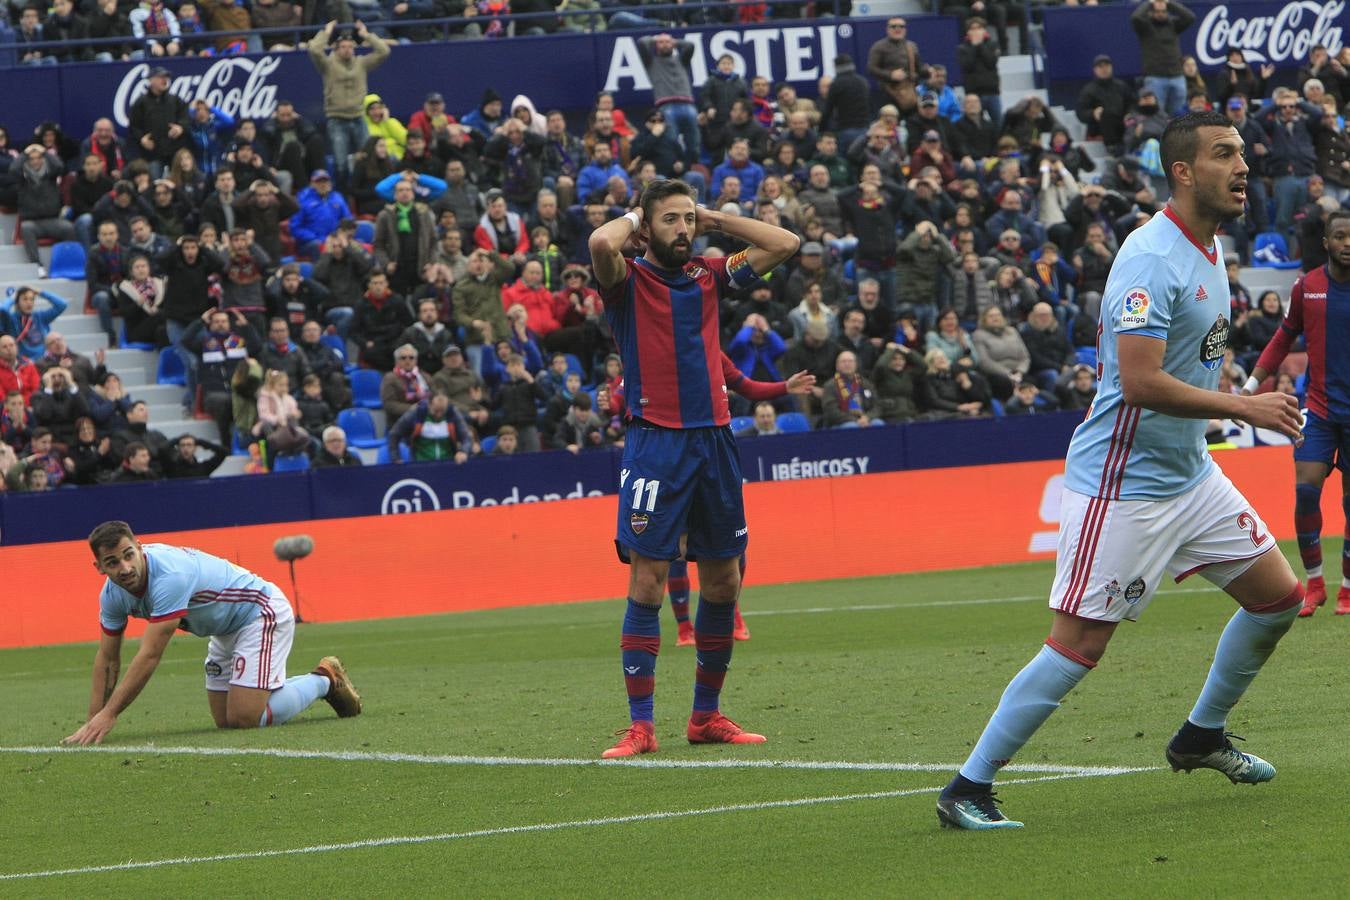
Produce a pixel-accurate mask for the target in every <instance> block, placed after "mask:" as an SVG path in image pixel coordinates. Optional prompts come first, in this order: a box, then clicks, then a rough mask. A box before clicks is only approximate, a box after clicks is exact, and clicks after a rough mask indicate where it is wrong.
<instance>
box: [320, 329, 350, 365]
mask: <svg viewBox="0 0 1350 900" xmlns="http://www.w3.org/2000/svg"><path fill="white" fill-rule="evenodd" d="M319 343H320V344H323V345H324V346H325V347H332V348H333V349H334V350H336V351H337V352H338V356H340V357H342V360H343V362H346V361H347V342H346V341H344V340H343V339H342V336H341V335H338V334H323V335H320V336H319Z"/></svg>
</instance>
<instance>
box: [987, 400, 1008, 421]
mask: <svg viewBox="0 0 1350 900" xmlns="http://www.w3.org/2000/svg"><path fill="white" fill-rule="evenodd" d="M989 406H990V407H991V408H992V409H993V410H994V416H995V417H998V416H1006V415H1007V414H1008V411H1007V410H1005V409H1004V408H1003V404H1002V403H1000V402H999V401H998V400H997V399H994V398H990V400H989Z"/></svg>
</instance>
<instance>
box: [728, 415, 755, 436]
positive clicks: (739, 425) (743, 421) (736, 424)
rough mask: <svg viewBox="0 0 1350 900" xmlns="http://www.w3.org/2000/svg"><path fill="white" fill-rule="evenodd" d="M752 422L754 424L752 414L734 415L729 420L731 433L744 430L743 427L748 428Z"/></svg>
mask: <svg viewBox="0 0 1350 900" xmlns="http://www.w3.org/2000/svg"><path fill="white" fill-rule="evenodd" d="M754 424H755V417H754V416H736V417H734V418H733V419H732V420H731V430H732V432H733V433H734V432H737V431H744V430H745V429H747V428H749V427H750V426H751V425H754Z"/></svg>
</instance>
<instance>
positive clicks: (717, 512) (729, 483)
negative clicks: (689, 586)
mask: <svg viewBox="0 0 1350 900" xmlns="http://www.w3.org/2000/svg"><path fill="white" fill-rule="evenodd" d="M746 533H747V532H746V527H745V503H744V501H743V500H742V498H741V457H740V454H739V452H738V451H737V450H736V439H735V438H734V437H732V434H731V429H730V428H728V427H726V426H720V427H719V426H714V427H708V428H683V429H681V428H662V427H660V426H657V425H652V424H650V423H648V422H644V421H642V420H641V419H633V421H632V423H631V424H630V426H629V428H628V434H627V436H626V438H625V441H624V448H623V463H622V466H621V468H620V471H619V522H618V529H617V532H616V533H615V536H614V546H615V548H616V549H617V550H618V552H619V558H620V559H621V560H623V561H624V562H628V558H629V557H628V551H630V550H631V551H633V552H634V553H640V554H641V555H643V556H646V557H649V558H651V559H665V560H671V559H678V558H679V556H680V536H681V535H683V534H688V535H689V539H688V543H687V544H686V550H685V556H686V558H688V559H691V560H696V559H731V558H734V557H737V556H740V555H741V554H742V553H744V552H745V545H746V543H747V538H746Z"/></svg>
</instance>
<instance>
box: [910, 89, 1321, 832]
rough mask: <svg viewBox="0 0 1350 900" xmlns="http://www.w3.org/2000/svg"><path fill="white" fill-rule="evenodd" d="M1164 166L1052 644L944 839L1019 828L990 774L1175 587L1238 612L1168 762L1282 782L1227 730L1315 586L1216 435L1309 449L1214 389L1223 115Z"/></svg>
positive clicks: (1053, 598)
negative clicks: (1189, 583) (1222, 426)
mask: <svg viewBox="0 0 1350 900" xmlns="http://www.w3.org/2000/svg"><path fill="white" fill-rule="evenodd" d="M1162 161H1163V169H1164V171H1166V173H1167V184H1168V187H1170V188H1171V189H1172V199H1171V201H1170V202H1169V204H1168V205H1167V207H1166V208H1165V209H1163V210H1162V211H1161V212H1160V213H1159V214H1157V215H1155V216H1154V217H1153V218H1152V219H1151V220H1149V222H1148V223H1147V224H1145V225H1142V226H1140V227H1139V228H1138V229H1136V230H1135V231H1134V232H1133V233H1132V234H1130V236H1129V237H1128V238H1127V239H1126V241H1125V243H1124V244H1123V245H1122V246H1121V249H1120V255H1119V256H1117V257H1116V261H1115V263H1114V265H1113V266H1112V267H1111V273H1110V275H1109V276H1108V278H1107V282H1106V293H1105V295H1104V296H1103V298H1102V309H1101V325H1100V326H1099V327H1098V329H1097V336H1098V337H1097V344H1098V351H1097V359H1098V374H1099V376H1100V377H1099V381H1100V384H1101V388H1100V390H1099V391H1098V393H1097V398H1096V400H1094V401H1093V403H1092V407H1091V409H1090V410H1089V411H1088V415H1087V418H1086V419H1085V420H1084V421H1083V423H1082V424H1081V425H1079V426H1078V429H1077V430H1076V431H1075V432H1074V435H1073V440H1072V441H1071V442H1070V444H1069V454H1068V458H1067V459H1066V461H1065V466H1064V487H1065V489H1064V496H1063V500H1062V509H1061V512H1060V525H1059V548H1058V556H1057V558H1056V570H1055V583H1054V587H1053V588H1052V589H1051V595H1050V606H1051V608H1052V609H1053V610H1054V613H1055V616H1054V623H1053V624H1052V625H1051V627H1050V636H1049V637H1048V638H1047V639H1046V641H1045V646H1044V647H1042V648H1041V651H1040V653H1039V654H1038V655H1037V656H1036V657H1035V658H1033V659H1032V660H1031V662H1030V663H1028V664H1027V666H1026V668H1024V669H1022V671H1021V672H1019V673H1018V674H1017V676H1016V677H1015V678H1013V680H1012V681H1011V682H1010V683H1009V684H1008V687H1007V689H1006V690H1005V691H1004V692H1003V697H1002V699H1001V700H1000V701H999V704H998V709H996V710H995V711H994V715H993V717H992V718H991V719H990V720H989V724H988V725H986V726H985V729H984V734H982V735H981V736H980V740H979V742H978V743H977V744H976V745H975V749H974V751H973V752H972V753H971V754H970V758H969V759H967V760H966V763H965V765H963V766H962V767H961V771H960V772H959V773H958V774H957V776H956V777H955V778H954V779H952V782H951V784H949V785H948V786H947V788H946V789H945V790H944V791H943V792H942V795H941V796H940V797H939V798H938V803H937V814H938V819H939V821H940V822H941V823H942V825H943V826H944V827H954V828H967V829H972V830H981V829H987V828H1016V827H1020V826H1021V823H1020V822H1014V821H1012V820H1010V819H1008V818H1007V817H1006V816H1004V815H1003V813H1002V812H1000V811H999V809H998V807H997V806H996V805H995V800H994V794H993V782H994V773H995V772H996V771H998V769H999V768H1000V767H1002V766H1003V765H1005V764H1007V762H1008V761H1009V759H1011V758H1012V756H1013V755H1014V754H1015V753H1016V752H1017V751H1018V750H1020V749H1021V748H1022V745H1023V744H1025V743H1026V742H1027V741H1028V740H1030V739H1031V736H1032V735H1033V734H1034V733H1035V732H1036V729H1037V728H1039V727H1040V726H1041V724H1042V723H1043V722H1045V720H1046V719H1048V718H1049V717H1050V714H1051V713H1052V712H1054V711H1055V709H1056V708H1058V707H1059V703H1060V700H1062V699H1063V698H1064V696H1065V695H1066V694H1068V693H1069V691H1070V690H1072V689H1073V687H1074V685H1076V684H1077V683H1078V682H1079V681H1080V680H1081V679H1082V678H1083V676H1084V675H1086V674H1087V673H1088V671H1089V670H1090V669H1092V668H1093V667H1094V666H1095V665H1096V664H1097V661H1098V660H1099V659H1101V657H1102V654H1103V653H1105V652H1106V644H1107V642H1108V641H1109V640H1110V639H1111V635H1112V633H1113V632H1114V631H1115V629H1116V626H1117V625H1118V624H1119V623H1120V621H1121V620H1122V619H1130V620H1131V621H1133V620H1134V619H1137V618H1138V617H1139V614H1140V612H1141V611H1142V610H1143V608H1144V607H1145V606H1147V605H1148V602H1149V601H1150V600H1151V599H1152V597H1153V593H1154V591H1156V590H1157V589H1158V581H1159V580H1160V579H1161V578H1162V577H1163V575H1164V574H1167V575H1171V576H1174V577H1175V578H1176V580H1178V581H1180V580H1181V579H1182V578H1185V577H1186V576H1187V575H1190V574H1192V573H1195V572H1201V571H1203V573H1204V577H1205V578H1207V579H1209V580H1210V581H1211V582H1213V583H1214V584H1215V585H1217V586H1218V587H1220V588H1222V589H1223V590H1224V591H1226V592H1227V593H1228V594H1229V596H1231V597H1232V598H1233V599H1234V600H1236V601H1237V603H1238V605H1239V606H1240V607H1241V608H1240V609H1239V610H1238V611H1237V613H1236V614H1235V615H1234V616H1233V618H1232V619H1231V620H1230V621H1229V623H1228V625H1227V626H1226V627H1225V628H1224V630H1223V636H1222V637H1220V638H1219V646H1218V650H1217V651H1215V654H1214V664H1213V666H1212V667H1211V668H1210V671H1209V678H1208V679H1207V680H1206V681H1205V686H1204V688H1203V689H1202V690H1201V692H1200V698H1199V699H1198V700H1197V701H1196V703H1195V707H1194V708H1193V709H1192V710H1191V713H1190V715H1189V716H1188V717H1187V718H1186V721H1185V722H1184V723H1182V726H1181V729H1180V730H1179V731H1178V732H1177V733H1176V735H1175V736H1174V737H1173V738H1172V741H1171V743H1169V744H1168V745H1167V749H1166V751H1165V753H1166V757H1167V761H1168V763H1169V764H1171V766H1172V768H1173V769H1175V770H1181V769H1185V770H1186V771H1187V772H1189V771H1190V770H1192V769H1202V768H1203V769H1217V770H1218V771H1220V772H1222V773H1223V774H1224V775H1226V776H1228V778H1229V779H1230V780H1231V781H1233V782H1234V783H1235V784H1238V783H1241V784H1257V783H1260V782H1263V781H1269V780H1270V779H1272V778H1274V777H1275V767H1274V766H1272V765H1271V764H1270V763H1268V762H1266V761H1265V760H1263V759H1261V758H1260V757H1258V756H1255V755H1253V754H1250V753H1242V752H1239V751H1238V750H1236V749H1234V747H1233V744H1232V742H1231V741H1229V739H1228V738H1229V735H1228V734H1227V733H1226V732H1225V731H1224V725H1225V723H1226V722H1227V719H1228V713H1229V712H1230V711H1231V710H1232V709H1233V706H1234V705H1235V704H1236V703H1237V702H1238V699H1239V698H1240V697H1241V696H1242V694H1243V692H1244V691H1246V690H1247V686H1248V685H1250V684H1251V682H1252V679H1253V678H1255V677H1256V673H1257V672H1258V671H1259V670H1260V669H1261V666H1262V665H1263V664H1264V663H1265V661H1266V660H1267V659H1268V658H1269V657H1270V655H1271V653H1272V652H1273V651H1274V650H1275V645H1276V644H1277V643H1278V642H1279V640H1280V638H1281V637H1282V636H1283V635H1284V633H1285V632H1286V631H1288V630H1289V626H1290V624H1291V623H1292V622H1293V621H1294V617H1295V616H1296V615H1297V613H1298V610H1299V607H1300V606H1301V605H1302V601H1303V587H1302V585H1300V584H1299V582H1298V579H1297V578H1295V577H1294V573H1293V570H1291V569H1290V568H1289V563H1288V562H1287V561H1286V560H1285V558H1284V555H1283V554H1282V553H1280V552H1279V550H1278V549H1276V544H1275V539H1274V538H1273V537H1272V536H1271V534H1270V532H1269V531H1268V530H1267V529H1266V527H1265V525H1264V524H1263V523H1262V522H1261V519H1260V517H1259V516H1257V514H1256V512H1255V511H1254V510H1252V508H1251V507H1250V506H1249V505H1248V504H1247V501H1246V500H1245V499H1244V498H1243V496H1242V495H1241V494H1240V493H1238V490H1237V488H1235V487H1234V486H1233V484H1232V482H1230V481H1229V480H1228V479H1227V478H1226V477H1225V476H1224V474H1223V472H1222V471H1220V470H1219V468H1218V466H1216V465H1215V463H1214V460H1213V459H1212V458H1211V457H1210V455H1209V452H1208V450H1207V449H1206V446H1205V420H1206V419H1215V418H1217V419H1241V420H1244V421H1246V422H1249V423H1251V424H1252V425H1254V426H1257V427H1260V428H1270V429H1274V430H1276V431H1279V432H1280V433H1282V434H1285V435H1287V436H1288V437H1290V438H1291V439H1297V438H1298V435H1299V421H1300V419H1299V412H1298V404H1297V403H1296V402H1295V401H1294V399H1293V398H1292V397H1289V396H1285V395H1283V394H1261V395H1258V396H1255V397H1251V396H1248V397H1240V396H1237V395H1234V394H1225V393H1220V392H1219V391H1218V390H1216V388H1217V387H1218V382H1219V368H1220V365H1221V364H1222V362H1223V353H1224V348H1226V347H1227V346H1228V319H1227V317H1226V315H1227V313H1228V277H1227V275H1226V273H1225V271H1224V265H1223V258H1222V256H1223V254H1222V253H1220V252H1219V249H1218V239H1217V238H1216V237H1215V236H1214V234H1215V230H1216V229H1217V227H1218V225H1219V223H1220V222H1222V221H1225V220H1227V219H1230V218H1233V217H1235V216H1240V215H1242V211H1243V204H1244V203H1245V202H1246V189H1247V178H1248V169H1247V165H1246V163H1244V162H1243V159H1242V138H1241V137H1240V136H1239V135H1238V133H1237V130H1236V129H1234V128H1233V125H1232V123H1231V122H1229V121H1228V120H1227V119H1225V118H1224V117H1223V116H1222V115H1219V114H1217V113H1189V114H1187V115H1184V116H1179V117H1178V118H1175V119H1173V120H1172V121H1171V122H1170V123H1169V124H1168V126H1167V129H1166V130H1165V131H1164V132H1163V136H1162ZM1271 550H1274V551H1275V552H1273V553H1272V552H1270V551H1271Z"/></svg>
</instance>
